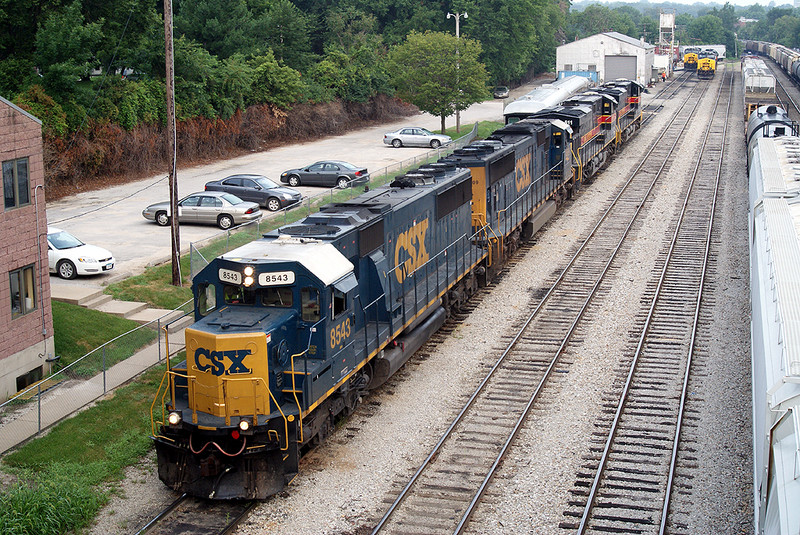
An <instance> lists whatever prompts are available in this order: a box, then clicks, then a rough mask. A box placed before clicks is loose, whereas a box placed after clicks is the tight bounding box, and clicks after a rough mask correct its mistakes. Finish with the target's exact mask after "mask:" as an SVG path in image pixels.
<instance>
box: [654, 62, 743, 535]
mask: <svg viewBox="0 0 800 535" xmlns="http://www.w3.org/2000/svg"><path fill="white" fill-rule="evenodd" d="M726 71H727V69H726ZM726 74H727V72H726ZM733 79H734V75H733V73H731V77H730V92H731V95H732V94H733ZM730 111H731V99H730V98H728V106H727V108H726V109H725V117H726V119H725V124H724V126H723V129H722V140H723V143H722V150H721V151H720V155H719V160H718V162H717V176H716V179H715V181H714V196H713V200H712V202H711V207H710V209H709V212H710V218H709V222H708V231H707V233H706V247H705V251H704V253H703V267H702V269H701V271H700V273H701V275H700V285H699V291H698V292H697V300H696V301H695V308H694V318H693V326H692V335H691V339H690V342H689V349H688V361H687V363H686V374H685V375H684V380H683V387H682V388H681V399H680V407H681V409H680V412H679V413H678V420H677V422H676V428H677V432H676V433H675V440H674V441H673V444H672V458H671V461H670V465H669V476H668V478H667V489H666V492H665V494H664V506H663V508H662V510H661V511H662V512H661V526H660V528H659V530H658V533H659V535H664V531H665V529H666V524H667V516H668V515H669V502H670V497H671V496H672V483H673V480H674V477H675V466H676V465H677V461H678V446H679V444H680V437H681V429H682V427H683V413H684V409H685V406H686V397H687V392H688V390H689V374H690V371H691V368H692V355H693V354H694V347H695V342H696V340H697V324H698V322H699V321H700V305H701V301H702V299H703V287H704V286H705V281H706V274H707V272H708V257H709V255H710V252H711V234H712V232H713V230H714V219H715V213H716V210H717V196H718V194H719V183H720V176H721V175H722V161H723V159H724V155H725V147H726V145H725V136H726V135H727V134H728V119H727V118H728V117H730ZM699 167H700V162H699V161H698V163H697V168H695V174H697V169H699ZM676 236H677V233H676Z"/></svg>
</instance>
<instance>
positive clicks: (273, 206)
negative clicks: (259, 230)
mask: <svg viewBox="0 0 800 535" xmlns="http://www.w3.org/2000/svg"><path fill="white" fill-rule="evenodd" d="M206 191H224V192H227V193H232V194H234V195H236V196H237V197H239V198H240V199H242V200H244V201H252V202H257V203H258V204H259V205H260V206H263V207H264V208H266V209H267V210H269V211H270V212H277V211H278V210H280V209H281V208H286V207H287V206H292V205H293V204H297V203H299V202H300V199H301V198H302V197H303V194H302V193H300V192H299V191H297V190H295V189H292V188H287V187H285V186H281V185H279V184H277V183H275V182H273V181H272V180H270V179H269V178H267V177H265V176H263V175H231V176H229V177H226V178H223V179H221V180H214V181H213V182H208V183H207V184H206Z"/></svg>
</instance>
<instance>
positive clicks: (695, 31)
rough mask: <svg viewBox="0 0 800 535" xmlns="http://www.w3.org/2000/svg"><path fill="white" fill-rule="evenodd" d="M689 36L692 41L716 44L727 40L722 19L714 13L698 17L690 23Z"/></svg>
mask: <svg viewBox="0 0 800 535" xmlns="http://www.w3.org/2000/svg"><path fill="white" fill-rule="evenodd" d="M688 33H689V38H690V39H692V42H698V43H704V44H709V45H712V44H715V43H724V42H725V29H724V28H723V27H722V20H720V18H719V17H715V16H714V15H703V16H702V17H697V18H696V19H694V20H693V21H692V22H691V24H689V29H688Z"/></svg>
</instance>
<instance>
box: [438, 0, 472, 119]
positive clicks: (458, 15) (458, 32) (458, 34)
mask: <svg viewBox="0 0 800 535" xmlns="http://www.w3.org/2000/svg"><path fill="white" fill-rule="evenodd" d="M462 15H463V16H464V18H465V19H467V18H468V16H467V12H466V11H464V12H463V13H448V14H447V20H450V18H451V17H455V19H456V39H460V38H461V25H460V19H461V16H462ZM459 66H460V63H459V59H458V45H456V71H458V68H459ZM456 84H458V79H456ZM456 89H460V88H456ZM457 105H458V103H456V106H457ZM456 132H461V112H460V111H459V109H458V108H456ZM442 133H444V132H442Z"/></svg>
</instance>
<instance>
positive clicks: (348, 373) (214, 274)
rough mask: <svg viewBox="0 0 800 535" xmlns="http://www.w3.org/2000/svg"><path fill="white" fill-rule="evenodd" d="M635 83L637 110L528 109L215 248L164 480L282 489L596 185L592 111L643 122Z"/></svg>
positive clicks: (169, 414) (167, 438)
mask: <svg viewBox="0 0 800 535" xmlns="http://www.w3.org/2000/svg"><path fill="white" fill-rule="evenodd" d="M620 84H621V87H623V91H626V92H625V93H624V94H623V93H619V92H617V93H616V94H617V97H619V98H617V100H613V99H612V101H613V102H616V101H622V100H623V99H624V101H625V102H626V106H625V107H623V109H611V108H614V106H613V105H611V104H609V105H610V107H609V108H604V107H603V106H601V107H600V109H599V110H598V111H595V110H594V109H593V108H592V107H591V106H589V107H587V106H585V105H583V104H580V105H577V106H571V107H567V106H562V107H559V108H558V109H557V110H553V111H552V115H553V116H545V117H540V118H534V119H525V120H521V121H519V122H517V123H514V124H512V125H508V126H505V127H503V128H501V129H499V130H497V131H496V132H495V133H493V134H492V136H490V137H489V138H488V139H487V140H485V141H481V142H476V143H473V144H472V145H469V146H467V147H465V148H463V149H459V150H456V151H455V152H454V153H453V154H452V155H450V156H448V157H447V158H444V159H442V160H440V161H439V162H436V163H432V164H429V165H426V166H423V167H420V168H419V169H416V170H415V171H413V172H410V173H406V174H404V175H401V176H398V177H396V178H395V180H394V181H393V182H392V183H391V184H390V185H388V186H384V187H379V188H375V189H374V190H371V191H367V192H365V193H363V194H361V195H359V196H357V197H355V198H354V199H352V200H350V201H346V202H341V203H334V204H329V205H326V206H324V207H323V208H322V209H321V210H320V212H318V213H316V214H312V215H310V216H308V217H306V218H305V219H303V220H302V221H299V222H297V223H294V224H291V225H287V226H284V227H282V228H280V229H278V230H277V231H274V232H271V233H269V234H267V235H265V236H264V237H263V238H261V239H259V240H256V241H253V242H251V243H249V244H246V245H243V246H241V247H239V248H237V249H234V250H232V251H230V252H228V253H225V254H223V255H221V256H219V257H217V258H215V259H213V260H212V261H211V262H210V263H209V264H208V266H206V267H205V268H204V269H203V270H202V271H201V272H200V273H198V274H197V276H196V277H195V278H194V280H193V283H192V289H193V293H194V298H195V299H194V303H195V310H194V315H195V323H194V324H193V325H192V326H191V327H189V328H187V329H186V334H185V338H186V361H185V362H183V363H181V364H179V365H177V366H175V367H172V368H170V369H168V370H167V372H166V374H165V379H164V381H163V382H162V387H161V388H160V389H159V392H158V394H157V396H156V400H155V402H154V407H160V409H159V410H154V414H153V439H154V441H155V445H156V451H157V455H158V472H159V477H160V478H161V479H162V481H164V482H165V483H166V484H167V485H168V486H169V487H171V488H173V489H175V490H177V491H180V492H187V493H189V494H192V495H196V496H201V497H207V498H213V499H235V498H249V499H264V498H266V497H268V496H270V495H272V494H275V493H277V492H279V491H280V490H282V489H283V488H284V487H285V485H287V484H288V482H289V481H291V479H292V478H293V477H294V476H295V475H296V473H297V471H298V463H299V458H300V452H301V449H302V448H303V447H305V446H307V445H311V444H314V443H317V442H320V441H322V440H324V438H325V437H326V436H327V435H328V434H329V433H330V432H331V431H332V429H333V426H334V423H335V421H336V419H337V418H340V417H341V416H343V415H347V414H349V413H350V412H352V411H353V409H354V408H355V407H356V405H357V403H358V401H359V399H360V398H361V396H363V395H364V394H365V393H366V392H367V391H368V390H369V389H372V388H375V387H377V386H379V385H380V384H382V383H383V382H385V381H386V380H387V379H388V378H389V377H390V376H391V375H392V374H393V373H394V372H395V371H397V370H398V369H399V368H400V367H401V366H402V365H403V363H405V362H406V360H407V359H408V358H409V357H410V356H411V355H412V354H413V353H414V351H416V350H417V349H418V348H419V347H420V346H421V345H422V344H423V343H424V342H425V341H426V340H427V339H428V338H429V337H430V336H431V334H433V332H435V331H436V330H437V329H438V328H439V327H440V326H441V325H442V324H443V323H444V321H445V318H446V316H447V314H448V311H450V310H453V309H457V308H458V307H460V306H461V305H462V304H463V303H464V302H465V301H466V300H467V299H468V298H469V296H470V295H471V294H472V293H474V292H475V291H476V290H477V289H478V287H479V286H480V285H483V284H486V282H487V281H488V280H489V279H490V278H491V277H492V276H493V274H494V273H495V272H496V271H497V270H498V269H499V268H500V267H501V266H502V265H503V263H504V261H505V259H506V258H507V257H508V255H510V254H511V253H513V251H514V250H515V249H516V248H517V246H518V244H519V243H520V241H522V240H525V239H527V238H529V237H530V236H531V235H532V234H533V233H534V232H535V230H536V229H538V228H539V227H540V226H541V225H542V224H543V223H544V221H546V220H547V218H549V217H550V216H551V215H552V214H553V213H554V212H555V209H556V205H557V203H558V201H559V200H560V199H562V198H564V197H565V196H566V195H568V193H569V192H570V191H571V189H572V188H573V187H574V186H576V185H577V184H578V182H580V180H581V179H582V177H583V176H584V170H583V168H582V165H583V164H581V163H580V162H581V161H583V160H578V161H577V162H576V155H581V156H583V157H585V156H586V155H587V154H588V153H585V150H583V148H584V145H585V143H581V144H580V145H578V141H576V138H578V137H581V136H583V137H585V136H586V133H585V132H584V130H585V128H584V125H583V124H582V121H585V122H586V124H587V125H588V124H592V125H595V126H600V128H599V130H603V128H602V125H605V124H613V125H617V126H615V127H614V128H615V129H618V128H620V125H621V124H622V122H621V119H624V118H626V117H627V118H628V119H626V124H628V126H627V129H626V130H625V131H626V132H630V131H632V128H633V125H635V124H638V122H640V120H641V110H638V112H634V113H633V115H631V116H629V115H628V114H629V113H632V112H631V110H632V108H630V107H629V106H630V104H631V102H630V101H629V100H628V99H629V98H634V97H632V96H631V95H630V94H629V93H630V90H631V88H635V89H634V91H636V90H638V88H639V86H638V85H636V84H633V83H627V84H628V85H626V82H620ZM624 88H627V89H624ZM636 98H638V93H636ZM606 100H607V99H605V98H603V99H600V101H601V102H604V103H605V102H606ZM612 101H609V102H612ZM625 108H627V112H626V113H625V114H623V115H622V116H620V112H621V111H623V110H624V109H625ZM637 109H638V101H637ZM569 110H573V111H572V112H570V111H569ZM606 112H609V113H608V114H606ZM595 113H597V114H599V115H597V116H595ZM604 114H606V115H611V116H612V117H613V119H612V120H611V122H610V123H607V122H606V120H605V119H602V121H601V119H600V118H601V117H603V116H604ZM637 116H638V119H637V118H636V117H637ZM562 117H563V118H565V119H567V120H566V121H565V120H564V119H562ZM576 118H577V119H576ZM576 120H577V121H578V122H575V121H576ZM568 121H570V122H572V125H571V124H569V123H568ZM573 125H574V126H573ZM595 126H592V127H591V128H590V127H589V126H586V128H590V130H593V129H594V128H595ZM604 131H605V132H607V137H608V139H609V143H612V142H613V140H614V139H618V138H620V137H621V134H620V133H619V132H618V131H616V132H615V133H612V131H611V128H608V129H605V130H604ZM598 150H599V149H598ZM603 161H605V157H604V158H603Z"/></svg>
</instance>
